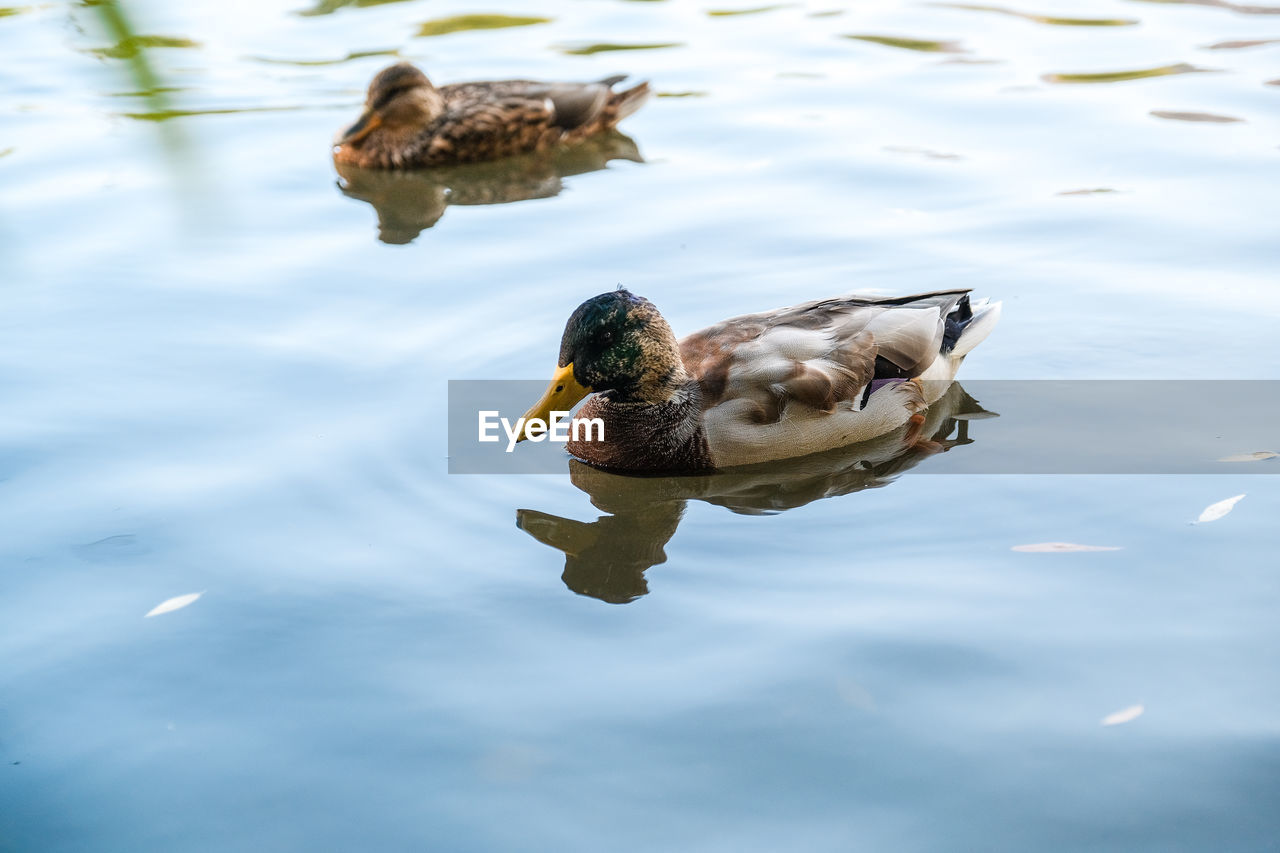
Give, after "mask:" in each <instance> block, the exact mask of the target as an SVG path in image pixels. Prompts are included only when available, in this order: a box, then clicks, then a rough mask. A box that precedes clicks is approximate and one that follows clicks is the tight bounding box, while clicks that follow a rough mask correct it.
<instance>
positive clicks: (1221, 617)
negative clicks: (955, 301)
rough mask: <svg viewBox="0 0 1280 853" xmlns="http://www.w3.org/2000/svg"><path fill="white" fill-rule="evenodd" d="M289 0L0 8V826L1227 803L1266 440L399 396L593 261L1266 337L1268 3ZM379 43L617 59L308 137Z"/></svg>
mask: <svg viewBox="0 0 1280 853" xmlns="http://www.w3.org/2000/svg"><path fill="white" fill-rule="evenodd" d="M308 2H310V0H286V2H281V1H280V0H254V2H248V0H233V2H224V3H218V4H211V3H204V2H195V3H162V2H158V0H146V2H142V0H134V2H131V3H130V4H129V6H128V7H127V11H128V12H129V16H130V19H131V23H132V26H133V27H134V29H135V31H136V32H137V33H139V34H142V35H144V36H151V37H155V38H149V39H142V40H135V41H133V42H126V43H117V38H116V37H113V36H111V35H108V34H107V32H106V31H105V29H104V27H103V22H102V16H100V15H99V14H98V12H100V11H101V10H100V9H96V8H95V7H90V6H81V5H79V4H68V3H64V2H57V0H55V1H54V2H48V3H38V4H35V5H31V6H23V7H12V8H6V9H3V10H0V46H2V47H3V50H4V53H5V56H6V61H5V63H4V66H5V67H4V69H3V70H0V285H2V286H3V295H4V299H3V305H2V307H0V395H2V399H3V406H2V407H0V518H2V519H3V522H0V529H2V530H3V535H2V536H0V560H2V561H3V562H2V565H3V567H4V570H3V573H2V574H0V624H3V626H4V628H3V630H0V850H4V851H24V853H25V851H171V850H184V851H185V850H191V851H200V850H209V851H215V850H216V851H223V850H240V849H262V850H449V851H471V850H475V851H481V850H484V851H487V850H552V849H555V850H570V851H596V850H602V849H619V850H627V851H632V850H635V851H668V850H682V851H686V850H688V851H692V850H696V851H721V850H723V851H743V850H760V851H773V850H783V849H786V850H815V851H816V850H822V851H828V850H829V851H846V850H893V851H954V850H1002V851H1003V850H1008V851H1025V850H1082V849H1088V850H1114V851H1135V850H1144V851H1145V850H1149V851H1172V850H1188V851H1190V850H1197V851H1198V850H1233V851H1253V850H1259V851H1261V850H1275V849H1277V845H1278V844H1280V811H1277V809H1276V807H1275V806H1276V802H1275V801H1276V791H1277V789H1278V787H1280V711H1278V710H1277V709H1278V708H1280V667H1278V666H1277V658H1276V651H1275V650H1276V648H1277V644H1278V643H1280V619H1277V618H1276V614H1277V607H1278V606H1280V571H1278V569H1277V561H1276V557H1275V555H1276V551H1277V545H1278V544H1280V540H1278V537H1277V529H1276V519H1277V518H1278V517H1280V488H1278V487H1277V483H1276V481H1275V478H1274V477H1269V476H1252V475H1250V474H1246V473H1245V471H1244V470H1243V468H1242V466H1234V467H1233V466H1232V465H1224V466H1223V468H1222V473H1220V474H1205V475H1182V476H1173V475H1165V476H1120V475H1111V476H1102V475H1098V476H1043V475H1042V476H1029V475H1023V476H1018V475H1006V476H994V475H982V474H950V475H946V476H944V475H941V474H937V473H934V474H931V473H930V468H931V466H935V469H936V470H943V469H945V468H946V465H945V464H941V463H944V460H946V459H948V458H950V457H951V456H953V455H954V456H955V458H961V456H960V455H961V454H963V453H964V452H965V449H966V448H965V446H962V445H958V446H956V447H954V448H953V450H952V451H951V452H950V453H949V454H947V455H944V456H940V457H933V458H930V457H924V458H915V457H911V458H905V459H904V458H901V457H900V456H894V455H893V454H885V455H881V456H875V455H874V454H872V456H871V457H870V459H869V460H862V459H860V458H850V457H848V456H847V455H846V456H837V457H834V458H830V459H828V460H826V462H827V463H829V465H827V466H826V467H823V466H817V467H814V466H812V465H810V466H809V467H808V468H803V469H801V470H793V471H783V472H780V473H777V474H776V475H773V476H771V477H766V478H755V479H752V478H750V477H739V478H737V479H732V478H730V479H718V480H712V481H699V482H692V481H690V482H681V481H671V480H658V481H652V480H650V481H638V482H628V481H622V482H621V483H619V482H618V481H617V478H608V477H605V476H603V475H599V474H598V473H597V472H592V471H590V470H589V469H583V468H582V467H581V466H578V465H574V466H572V468H571V466H570V464H569V463H568V462H567V461H566V462H565V463H564V464H563V465H562V466H561V467H560V470H559V472H558V473H557V474H555V475H551V476H546V475H543V476H527V475H514V474H512V475H484V476H481V475H476V476H461V475H450V474H448V473H447V467H448V459H447V458H446V457H447V449H446V442H445V421H446V417H445V415H446V412H445V405H446V399H447V383H448V381H449V380H463V379H539V380H545V379H546V378H548V377H549V375H550V371H551V369H552V367H553V365H554V361H555V357H556V353H557V348H558V342H559V337H560V333H561V330H562V328H563V323H564V320H565V318H566V317H567V316H568V314H569V312H570V311H571V310H572V309H573V308H574V306H576V305H577V304H578V303H579V302H580V301H582V300H583V299H585V298H587V297H589V296H591V295H594V294H595V293H598V292H601V291H603V290H607V289H610V288H612V287H614V286H616V285H618V284H623V285H626V286H627V287H628V288H630V289H632V290H633V291H635V292H637V293H640V294H642V295H644V296H646V297H648V298H649V299H651V300H652V301H654V302H655V303H656V304H657V305H658V306H659V307H660V308H661V310H662V311H663V313H664V315H665V316H666V317H667V318H668V320H669V321H670V322H671V324H672V326H673V327H674V328H675V329H676V331H677V333H683V332H688V331H692V330H695V329H698V328H701V327H703V326H705V325H708V324H710V323H712V322H715V321H717V320H719V319H721V318H723V317H726V316H730V315H733V314H738V313H745V312H750V311H757V310H763V309H766V308H771V307H775V306H779V305H785V304H789V303H794V302H799V301H803V300H807V299H811V298H817V297H822V296H828V295H834V294H839V293H843V292H849V291H854V290H874V291H878V292H884V293H909V292H913V291H919V290H929V289H937V288H942V287H972V288H974V289H975V291H976V292H977V293H978V294H979V295H984V296H992V297H994V298H998V299H1001V300H1003V301H1004V304H1005V311H1004V317H1003V319H1002V321H1001V325H1000V326H999V327H998V328H997V329H996V331H995V333H994V334H993V335H992V337H991V338H990V339H989V340H988V341H986V342H985V343H984V344H983V345H982V346H981V347H979V348H978V350H977V351H976V352H975V353H974V354H973V355H972V356H971V357H970V359H969V361H968V362H967V363H966V364H965V366H964V368H963V370H962V372H961V378H962V379H964V378H971V379H988V380H989V379H1017V380H1041V379H1062V380H1089V379H1117V378H1123V379H1163V378H1179V379H1199V380H1210V379H1219V378H1231V379H1244V380H1258V379H1277V378H1280V356H1277V350H1276V347H1275V340H1276V328H1277V323H1280V280H1278V278H1277V271H1278V269H1280V263H1278V262H1280V240H1277V236H1278V235H1277V216H1276V187H1277V185H1280V184H1278V182H1280V85H1277V83H1278V82H1280V43H1267V42H1268V40H1276V39H1280V14H1277V13H1278V12H1280V9H1278V8H1273V7H1258V6H1248V5H1243V4H1240V5H1233V4H1229V3H1225V2H1218V0H1213V2H1210V0H1203V2H1201V3H1194V2H1183V3H1175V2H1138V0H1082V2H1065V0H1063V2H1051V0H1044V2H1041V3H1039V4H1038V5H1034V6H1032V5H1027V6H1025V7H1024V6H1022V5H1019V6H1017V7H1010V8H1007V9H1005V8H1003V7H1002V9H996V8H993V7H985V8H974V7H970V8H956V7H947V6H942V5H931V4H926V3H909V2H894V1H893V0H885V1H884V2H857V3H854V2H841V0H831V2H826V1H825V0H822V1H821V2H820V1H819V0H802V1H801V2H795V3H785V4H780V5H778V6H776V7H768V8H759V7H758V6H757V8H756V9H755V10H751V11H752V13H750V14H736V15H723V14H718V13H719V12H724V11H742V10H750V7H752V6H754V5H756V4H752V3H744V4H742V5H741V6H734V5H732V4H728V3H725V4H723V5H722V4H720V3H719V2H715V3H712V2H711V0H707V2H706V3H701V2H682V0H667V2H624V0H547V2H545V3H542V4H539V5H537V6H536V7H535V6H532V5H528V4H517V3H509V4H506V5H502V4H496V5H494V6H492V7H484V8H481V9H476V8H474V7H472V6H469V5H466V4H463V3H461V2H460V1H459V0H439V2H437V0H411V1H410V2H377V0H355V2H348V0H316V5H315V6H307V5H305V4H306V3H308ZM476 12H485V13H495V14H496V13H503V14H506V15H512V16H524V17H526V18H545V19H547V20H545V21H541V22H533V21H524V22H522V23H523V24H524V25H522V26H508V27H503V28H491V29H465V28H464V29H460V30H459V29H457V28H458V27H462V26H468V25H469V26H472V27H474V26H475V25H476V24H477V23H494V22H495V21H494V20H493V19H486V20H482V21H475V20H472V21H470V22H468V21H465V20H464V21H461V22H459V21H451V20H449V19H451V18H452V17H453V16H457V15H462V14H471V13H476ZM1015 13H1016V14H1015ZM1062 17H1071V18H1085V19H1090V20H1091V21H1092V23H1089V24H1082V23H1079V22H1075V23H1072V22H1068V21H1062V20H1059V19H1060V18H1062ZM442 22H443V23H442ZM1100 22H1108V23H1107V25H1100ZM504 23H508V24H511V23H517V22H515V21H510V20H507V21H504ZM447 30H456V31H453V32H441V31H447ZM847 36H859V37H860V38H848V37H847ZM867 37H869V38H867ZM1242 42H1243V43H1251V42H1262V43H1260V44H1247V45H1244V46H1242V45H1241V43H1242ZM139 45H144V46H146V45H149V46H146V47H143V48H142V55H144V56H145V58H146V59H147V60H148V62H149V64H150V66H151V69H152V70H153V71H154V73H155V74H156V75H157V78H158V79H157V81H155V82H153V83H150V84H147V85H148V86H149V88H151V89H154V88H155V87H157V86H159V87H160V88H162V89H163V90H164V91H161V92H159V93H157V92H155V91H151V92H150V93H149V96H148V93H146V92H140V91H139V86H140V85H142V84H143V83H145V82H146V81H145V80H143V81H142V83H140V82H139V78H137V76H136V73H137V70H136V69H134V70H133V71H131V65H130V59H129V56H130V54H136V53H138V52H139ZM608 47H612V48H615V49H602V48H608ZM616 48H630V49H626V50H622V49H616ZM104 49H105V50H104ZM394 56H400V57H403V58H407V59H411V60H413V61H415V62H418V63H420V64H421V65H422V66H423V67H424V68H425V69H426V70H427V71H428V72H429V73H430V74H432V76H433V78H434V79H436V80H437V81H438V82H451V81H457V80H467V79H476V78H502V77H532V78H546V79H555V78H561V79H598V78H601V77H604V76H607V75H610V74H613V73H618V72H629V73H631V74H633V75H636V76H637V77H638V78H647V79H649V80H651V81H652V82H653V84H654V86H655V88H656V89H657V90H658V91H659V92H660V94H661V96H660V97H658V98H656V99H654V100H653V101H651V102H650V103H649V104H648V105H647V106H646V107H645V108H644V109H643V110H642V111H641V112H640V113H638V114H636V115H635V116H633V117H632V118H631V119H629V120H628V121H627V122H626V123H625V124H624V126H623V130H624V131H625V132H626V134H627V137H629V139H612V140H608V141H607V144H602V145H601V146H600V147H597V148H595V149H592V150H588V151H580V152H571V153H567V154H565V155H563V156H561V157H558V158H549V159H543V160H538V161H536V162H529V163H524V164H522V165H518V166H513V167H511V168H510V169H502V168H498V169H495V170H493V171H491V172H489V173H486V174H485V175H483V176H481V177H473V178H466V177H461V178H459V177H456V176H451V177H449V178H448V180H446V179H445V178H443V177H438V176H437V177H431V176H406V177H404V178H403V179H387V178H386V177H385V176H377V175H374V176H368V175H364V176H360V175H356V176H354V177H350V176H349V177H348V178H346V179H344V180H341V181H340V178H339V176H338V175H337V174H336V173H335V172H334V168H333V165H332V163H331V162H330V160H329V142H330V140H331V139H332V137H333V134H334V133H335V131H336V130H338V129H339V128H340V127H343V126H345V125H346V124H348V123H350V122H351V121H352V120H353V119H354V117H355V116H356V114H357V113H358V110H359V105H360V103H361V101H362V98H363V90H364V87H365V86H366V84H367V83H368V80H369V78H370V77H371V76H372V75H373V74H374V73H375V72H376V71H377V70H378V69H379V68H381V67H382V66H383V65H385V64H386V63H388V62H390V61H393V60H394ZM1191 69H1199V70H1195V71H1192V70H1191ZM1153 70H1155V71H1159V72H1161V73H1152V74H1132V73H1129V72H1152V71H1153ZM1171 72H1176V73H1171ZM601 167H605V168H601ZM484 202H509V203H484ZM380 223H381V225H380ZM980 402H981V403H983V404H986V405H987V407H989V408H991V409H994V410H996V411H999V410H1000V408H1001V407H1000V406H999V405H998V401H992V400H990V399H982V400H980ZM951 404H954V406H955V408H952V409H949V410H947V411H938V412H935V413H933V417H934V423H933V424H931V426H937V427H938V429H940V430H941V429H943V428H945V430H946V432H945V435H947V436H950V439H951V440H953V441H954V440H956V439H957V438H958V437H963V438H964V439H969V440H972V441H973V442H974V447H975V448H976V447H980V446H981V445H982V442H983V439H984V428H985V429H986V430H987V432H986V435H988V436H996V435H998V434H999V433H998V432H997V431H995V430H994V429H993V428H992V426H991V425H994V424H997V423H1000V420H995V421H992V420H989V419H988V420H982V419H972V418H969V419H965V418H962V419H960V420H955V419H954V418H953V417H952V415H954V414H957V413H959V414H961V415H964V414H965V412H972V411H973V410H972V408H971V406H970V402H969V401H967V400H965V399H960V398H956V399H953V400H951ZM1264 426H1265V424H1264ZM1271 434H1272V435H1273V436H1274V438H1273V440H1272V441H1271V442H1270V444H1269V445H1262V446H1252V445H1250V446H1243V447H1236V446H1230V447H1227V446H1224V447H1222V448H1221V452H1222V455H1224V456H1225V455H1228V454H1233V453H1245V452H1252V451H1260V450H1273V451H1280V428H1276V429H1275V430H1273V431H1272V433H1271ZM1244 465H1258V466H1266V465H1271V466H1278V465H1280V460H1275V459H1272V460H1269V461H1260V462H1257V463H1244ZM1240 493H1247V496H1246V497H1245V498H1244V499H1243V500H1242V501H1241V502H1239V504H1238V505H1236V507H1235V508H1234V510H1233V511H1232V512H1231V513H1230V514H1229V515H1227V516H1226V517H1224V518H1221V519H1220V520H1217V521H1214V522H1212V523H1207V524H1199V525H1190V524H1188V522H1190V521H1192V520H1193V519H1195V518H1196V517H1197V515H1198V514H1199V513H1200V511H1201V510H1202V509H1204V508H1205V507H1206V506H1207V505H1209V504H1211V503H1214V502H1216V501H1219V500H1222V499H1225V498H1228V497H1231V496H1234V495H1237V494H1240ZM1052 541H1062V542H1070V543H1079V544H1088V545H1094V546H1110V547H1116V548H1119V549H1120V550H1114V551H1098V552H1084V553H1065V554H1052V553H1050V554H1045V553H1027V552H1022V551H1015V550H1012V549H1013V548H1014V547H1015V546H1019V545H1026V544H1034V543H1043V542H1052ZM548 545H550V546H551V547H548ZM562 575H563V577H562ZM197 592H203V595H202V597H200V598H199V599H198V600H196V601H195V602H194V603H192V604H190V605H189V606H188V607H185V608H183V609H181V610H177V611H175V612H172V613H167V614H163V615H159V616H156V617H153V618H144V614H146V613H147V612H148V611H150V610H151V609H152V608H153V607H155V606H156V605H158V604H160V603H161V602H163V601H166V600H167V599H170V598H173V597H175V596H180V595H184V594H189V593H197ZM1136 706H1141V708H1142V710H1143V713H1142V714H1141V715H1140V716H1137V717H1136V718H1133V719H1130V720H1129V721H1128V722H1123V723H1122V724H1116V725H1102V721H1103V720H1104V719H1105V718H1107V717H1108V715H1112V714H1114V713H1116V712H1120V711H1127V713H1124V714H1122V715H1121V717H1120V719H1122V720H1123V719H1125V718H1132V717H1133V715H1134V714H1135V713H1136V711H1134V710H1132V709H1134V708H1135V707H1136ZM1112 722H1114V719H1113V720H1112Z"/></svg>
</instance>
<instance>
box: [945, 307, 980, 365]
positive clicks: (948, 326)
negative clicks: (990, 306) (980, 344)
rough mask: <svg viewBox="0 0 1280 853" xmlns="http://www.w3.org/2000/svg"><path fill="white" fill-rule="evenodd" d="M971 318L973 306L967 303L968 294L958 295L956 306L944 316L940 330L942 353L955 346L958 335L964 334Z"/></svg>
mask: <svg viewBox="0 0 1280 853" xmlns="http://www.w3.org/2000/svg"><path fill="white" fill-rule="evenodd" d="M972 319H973V308H972V307H971V306H970V305H969V294H967V293H966V294H965V295H964V296H961V297H960V301H959V302H957V303H956V307H955V308H953V309H951V313H950V314H948V315H947V317H946V321H945V326H944V327H943V331H942V352H943V353H944V354H946V353H949V352H951V351H952V350H953V349H955V348H956V342H957V341H959V340H960V336H961V335H962V334H964V329H965V326H968V325H969V321H970V320H972Z"/></svg>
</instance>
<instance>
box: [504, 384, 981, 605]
mask: <svg viewBox="0 0 1280 853" xmlns="http://www.w3.org/2000/svg"><path fill="white" fill-rule="evenodd" d="M995 416H996V415H995V413H993V412H988V411H987V410H985V409H983V408H982V406H981V405H980V404H979V403H978V401H977V400H975V399H974V398H973V397H971V396H969V395H968V394H967V393H965V390H964V388H962V387H961V386H960V384H959V383H955V384H953V385H952V386H951V387H950V388H949V389H948V390H947V393H946V394H945V395H943V397H942V398H941V399H939V400H938V401H937V402H935V403H934V404H933V405H932V406H930V407H929V410H928V411H927V412H926V413H925V421H924V424H923V425H919V426H914V427H913V426H912V425H910V424H908V425H904V426H903V427H901V428H900V429H898V430H897V431H895V432H891V433H888V434H886V435H882V436H880V437H879V438H876V439H874V440H872V441H866V442H863V443H861V444H854V445H850V446H848V447H842V448H839V449H836V450H831V451H828V452H825V453H817V454H814V455H812V456H806V457H802V458H800V459H789V460H783V461H779V462H771V463H764V464H761V465H751V466H746V467H742V468H738V469H733V470H728V471H724V472H719V473H714V474H708V475H703V476H683V477H636V476H624V475H620V474H612V473H609V472H607V471H602V470H599V469H597V468H592V467H591V466H589V465H587V464H585V463H583V462H580V461H578V460H576V459H573V460H570V462H569V479H570V481H571V482H572V483H573V484H574V485H575V486H577V487H578V488H579V489H581V490H582V491H584V492H586V493H587V494H588V495H590V496H591V503H592V504H593V505H594V506H595V507H596V508H597V509H600V510H603V511H604V512H606V513H609V515H604V516H601V517H600V518H599V519H597V520H596V521H593V522H581V521H574V520H572V519H568V518H560V517H559V516H554V515H548V514H546V513H542V512H538V511H536V510H531V509H522V510H517V511H516V526H517V527H519V528H520V529H521V530H523V531H524V532H526V533H528V534H529V535H530V536H532V537H533V538H534V539H537V540H538V541H539V542H541V543H543V544H544V545H550V546H551V547H552V548H555V549H557V550H560V551H563V552H564V554H565V563H564V574H563V575H562V576H561V577H562V578H563V580H564V583H565V586H567V587H569V589H571V590H573V591H574V592H576V593H578V594H579V595H589V596H591V597H593V598H598V599H600V600H601V601H606V602H609V603H611V604H626V603H627V602H629V601H634V600H635V599H637V598H639V597H640V596H642V595H644V594H645V593H647V592H648V591H649V588H648V584H647V583H646V582H645V577H644V573H645V571H646V570H647V569H648V568H649V567H650V566H656V565H658V564H660V563H664V562H666V559H667V555H666V553H665V552H664V551H663V548H664V546H665V545H666V544H667V542H669V541H670V540H671V537H672V536H674V535H675V532H676V528H677V527H678V526H679V525H680V519H681V517H682V516H683V515H684V510H685V505H686V503H687V502H688V501H690V500H702V501H706V502H707V503H711V504H717V505H719V506H723V507H726V508H728V509H729V510H731V511H733V512H736V513H742V514H744V515H766V514H772V513H777V512H782V511H784V510H788V509H794V508H795V507H799V506H804V505H805V504H808V503H812V502H813V501H816V500H821V499H823V498H832V497H838V496H840V495H847V494H850V493H852V492H860V491H862V490H863V489H874V488H878V487H880V486H884V485H887V484H889V483H890V482H892V481H893V479H894V478H895V477H896V476H897V475H898V474H901V473H902V472H904V471H906V470H908V469H910V468H914V467H915V466H916V465H917V464H919V463H920V462H921V461H923V460H924V459H927V458H928V457H930V456H932V455H934V454H936V453H941V452H944V451H948V450H951V449H952V448H955V447H959V446H962V445H966V444H972V443H973V439H972V438H970V437H969V421H971V420H979V419H982V418H990V417H995Z"/></svg>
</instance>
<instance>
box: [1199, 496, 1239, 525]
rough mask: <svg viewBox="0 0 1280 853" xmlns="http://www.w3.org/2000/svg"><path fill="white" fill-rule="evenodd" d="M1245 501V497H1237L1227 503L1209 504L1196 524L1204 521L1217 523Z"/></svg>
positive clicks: (1229, 499) (1228, 499) (1227, 500)
mask: <svg viewBox="0 0 1280 853" xmlns="http://www.w3.org/2000/svg"><path fill="white" fill-rule="evenodd" d="M1243 499H1244V495H1236V496H1235V497H1234V498H1227V499H1226V500H1225V501H1218V502H1217V503H1216V504H1209V505H1208V506H1207V507H1205V508H1204V512H1202V513H1200V517H1199V518H1197V519H1196V524H1199V523H1201V522H1204V521H1217V520H1218V519H1220V518H1222V517H1223V516H1224V515H1226V514H1227V513H1229V512H1231V510H1232V509H1234V508H1235V505H1236V504H1238V503H1240V501H1242V500H1243Z"/></svg>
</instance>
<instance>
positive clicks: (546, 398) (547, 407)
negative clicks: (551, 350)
mask: <svg viewBox="0 0 1280 853" xmlns="http://www.w3.org/2000/svg"><path fill="white" fill-rule="evenodd" d="M590 393H591V389H590V388H587V387H585V386H583V385H580V384H579V383H578V380H576V379H574V378H573V364H572V363H570V364H566V365H565V366H564V367H557V368H556V372H555V376H553V377H552V378H551V384H550V385H548V386H547V391H546V393H545V394H543V395H542V398H541V399H539V400H538V402H536V403H534V404H533V408H531V409H529V411H527V412H525V413H524V420H525V422H526V423H527V422H528V421H529V420H530V419H531V418H539V419H541V420H542V421H543V422H544V423H546V422H547V421H549V420H550V419H551V413H552V412H567V411H569V410H570V409H572V408H573V407H574V406H576V405H577V404H578V402H579V401H581V400H582V398H583V397H585V396H587V395H588V394H590ZM524 437H525V434H524V431H523V430H521V431H520V437H519V438H518V439H516V440H517V441H524Z"/></svg>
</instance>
